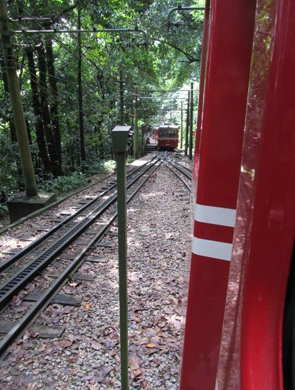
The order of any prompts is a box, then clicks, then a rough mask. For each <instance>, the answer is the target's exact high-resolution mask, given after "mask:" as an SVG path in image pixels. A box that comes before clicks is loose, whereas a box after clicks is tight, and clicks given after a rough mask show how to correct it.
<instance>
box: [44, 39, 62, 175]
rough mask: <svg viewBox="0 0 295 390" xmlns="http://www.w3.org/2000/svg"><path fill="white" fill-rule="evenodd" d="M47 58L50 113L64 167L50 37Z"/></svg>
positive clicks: (47, 43) (59, 160)
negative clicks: (50, 96)
mask: <svg viewBox="0 0 295 390" xmlns="http://www.w3.org/2000/svg"><path fill="white" fill-rule="evenodd" d="M46 58H47V69H48V79H49V85H50V88H51V93H52V99H51V102H50V112H51V121H52V130H53V134H54V138H55V147H56V152H57V157H58V163H59V165H60V167H62V157H61V135H60V126H59V112H58V100H59V99H58V91H57V80H56V76H55V66H54V56H53V50H52V41H51V38H50V37H47V38H46Z"/></svg>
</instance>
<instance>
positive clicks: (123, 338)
mask: <svg viewBox="0 0 295 390" xmlns="http://www.w3.org/2000/svg"><path fill="white" fill-rule="evenodd" d="M129 131H130V126H116V127H115V128H114V129H113V131H112V141H113V151H114V154H115V159H116V163H117V194H118V198H117V199H118V255H119V300H120V347H121V348H120V349H121V351H120V355H121V390H128V388H129V385H128V291H127V284H128V283H127V282H128V279H127V230H126V220H127V212H126V198H127V195H126V157H127V145H128V134H129Z"/></svg>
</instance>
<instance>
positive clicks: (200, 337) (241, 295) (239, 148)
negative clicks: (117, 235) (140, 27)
mask: <svg viewBox="0 0 295 390" xmlns="http://www.w3.org/2000/svg"><path fill="white" fill-rule="evenodd" d="M294 20H295V1H294V0H222V1H221V0H206V9H205V18H204V35H203V52H202V61H201V77H200V93H199V109H198V111H199V115H198V121H197V132H196V144H195V156H194V176H195V190H196V191H195V194H196V195H195V204H194V211H195V213H194V230H193V239H192V256H191V270H190V282H189V293H188V305H187V316H186V326H185V336H184V349H183V357H182V373H181V384H180V390H294V389H295V368H294V367H295V343H294V339H295V327H294V324H295V256H294V253H295V250H294V232H295V131H294V124H295V72H294V69H295V23H294Z"/></svg>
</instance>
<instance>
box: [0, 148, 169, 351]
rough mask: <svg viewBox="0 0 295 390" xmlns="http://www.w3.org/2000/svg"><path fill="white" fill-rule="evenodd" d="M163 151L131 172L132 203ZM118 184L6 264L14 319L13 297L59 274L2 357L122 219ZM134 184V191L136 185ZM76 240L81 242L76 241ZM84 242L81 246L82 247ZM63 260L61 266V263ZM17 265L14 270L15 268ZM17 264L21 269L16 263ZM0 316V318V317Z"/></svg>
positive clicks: (10, 336) (4, 344)
mask: <svg viewBox="0 0 295 390" xmlns="http://www.w3.org/2000/svg"><path fill="white" fill-rule="evenodd" d="M161 163H162V161H161V155H160V156H158V157H157V158H154V159H153V160H151V161H150V162H148V163H146V164H145V165H144V166H142V167H141V168H140V169H136V170H134V171H133V172H131V173H130V174H128V181H127V189H128V190H127V194H128V200H127V202H128V203H129V202H130V201H131V199H132V198H133V197H134V196H135V194H136V193H137V192H138V191H139V190H140V188H141V187H142V186H143V185H144V184H145V182H146V181H147V180H148V179H149V177H150V176H151V175H152V174H153V173H154V171H155V170H156V169H157V168H158V167H159V166H160V165H161ZM115 186H116V184H115V183H112V184H111V185H110V186H109V187H108V188H105V189H104V190H102V192H101V193H100V194H98V196H96V197H95V199H91V200H89V202H87V204H86V205H84V206H83V207H81V208H80V209H79V210H78V211H77V212H76V213H75V215H72V216H70V217H68V218H66V219H65V220H64V221H62V222H61V223H60V224H58V225H57V226H55V227H54V228H53V229H51V231H50V232H47V233H46V234H44V235H43V236H42V237H40V238H39V239H37V240H36V241H35V242H33V243H32V244H30V245H28V247H27V248H25V249H24V250H23V251H21V252H19V253H17V255H15V256H12V257H11V258H10V259H8V260H7V261H6V262H5V263H3V264H2V265H1V267H2V268H1V271H2V273H1V276H2V284H1V286H0V311H1V317H2V318H3V319H6V320H7V319H9V312H13V309H12V308H11V307H10V305H11V302H12V301H13V299H14V297H16V295H17V294H18V293H19V295H22V294H24V295H27V294H26V292H24V291H25V290H24V289H25V288H27V287H28V286H30V283H31V284H32V283H33V281H34V280H35V278H36V277H37V278H38V276H40V274H41V272H43V273H44V272H45V270H46V272H47V271H48V272H50V274H51V275H53V274H54V272H55V273H56V274H58V276H57V277H55V278H54V279H53V281H52V278H49V277H48V278H47V279H48V280H49V279H50V281H48V280H47V283H46V282H45V283H44V286H42V291H40V294H39V297H38V299H37V301H36V302H34V303H33V304H32V305H31V306H30V307H29V309H28V311H27V312H26V313H25V315H23V316H22V317H21V318H20V319H19V320H18V321H17V322H16V323H14V324H13V326H12V327H11V329H10V331H9V332H8V333H7V334H6V335H5V336H4V337H3V338H2V340H1V341H0V356H5V353H6V351H7V348H8V347H9V345H11V344H12V343H13V341H14V340H15V339H16V338H17V337H18V336H19V335H20V334H21V333H22V332H23V331H24V330H25V329H26V328H27V327H28V326H29V325H30V324H31V323H32V322H33V321H34V319H35V318H36V317H37V316H38V314H39V313H40V311H42V310H43V309H44V308H45V307H46V306H47V305H48V304H49V303H50V301H51V300H52V298H53V297H54V296H55V294H56V293H57V291H58V290H59V289H60V288H61V287H62V286H63V285H64V284H65V283H66V282H67V280H68V279H69V277H70V276H71V275H72V274H73V273H74V272H75V271H77V269H78V268H79V267H80V266H81V264H82V263H83V261H84V258H85V255H86V254H87V253H88V252H89V251H90V249H91V248H92V247H93V246H94V245H95V244H97V243H98V242H99V240H101V239H102V237H104V235H105V234H106V232H107V231H108V230H109V229H110V226H111V225H112V224H113V223H114V221H115V220H116V218H117V212H116V210H115V202H116V199H117V195H116V191H115ZM134 188H135V189H134ZM77 240H78V241H79V242H78V243H77ZM81 243H82V249H81ZM61 264H62V266H61ZM12 265H13V267H14V269H12ZM16 266H17V267H16ZM0 319H1V318H0Z"/></svg>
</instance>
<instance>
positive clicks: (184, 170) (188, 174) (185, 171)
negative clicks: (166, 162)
mask: <svg viewBox="0 0 295 390" xmlns="http://www.w3.org/2000/svg"><path fill="white" fill-rule="evenodd" d="M170 164H172V165H173V166H174V167H175V168H176V169H178V170H179V171H180V172H182V173H183V174H184V175H185V176H186V177H187V178H189V179H190V180H192V179H193V173H192V171H191V170H190V169H189V168H187V167H184V166H182V165H181V164H179V163H178V162H176V161H172V162H170Z"/></svg>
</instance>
